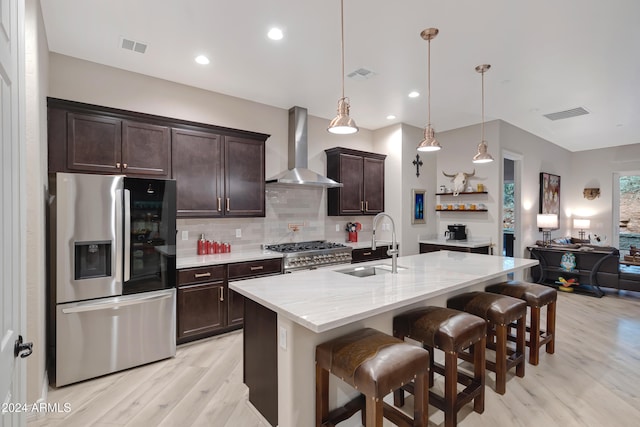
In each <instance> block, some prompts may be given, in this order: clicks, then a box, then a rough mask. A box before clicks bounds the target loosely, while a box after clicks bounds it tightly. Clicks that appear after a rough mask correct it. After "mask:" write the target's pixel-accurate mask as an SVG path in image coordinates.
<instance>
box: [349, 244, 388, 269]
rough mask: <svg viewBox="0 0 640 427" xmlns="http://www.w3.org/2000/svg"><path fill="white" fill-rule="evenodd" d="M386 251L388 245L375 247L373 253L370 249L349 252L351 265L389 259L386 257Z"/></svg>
mask: <svg viewBox="0 0 640 427" xmlns="http://www.w3.org/2000/svg"><path fill="white" fill-rule="evenodd" d="M388 250H389V245H384V246H376V250H375V251H374V250H373V249H371V248H360V249H354V250H353V251H351V263H352V264H356V263H359V262H367V261H377V260H381V259H387V258H391V257H390V256H389V255H387V251H388Z"/></svg>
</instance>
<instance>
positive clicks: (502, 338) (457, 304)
mask: <svg viewBox="0 0 640 427" xmlns="http://www.w3.org/2000/svg"><path fill="white" fill-rule="evenodd" d="M447 307H449V308H454V309H456V310H462V311H466V312H467V313H471V314H475V315H476V316H479V317H482V318H483V319H484V320H486V321H487V326H488V327H487V348H490V349H492V350H495V352H496V361H495V362H493V361H490V360H488V359H487V360H486V367H487V369H488V370H490V371H492V372H495V374H496V387H495V391H496V393H498V394H504V393H505V392H506V390H507V387H506V384H507V371H508V370H509V369H511V368H513V367H514V366H515V368H516V375H517V376H519V377H524V367H525V360H524V352H525V333H526V329H525V328H526V325H525V316H526V314H527V304H526V303H525V302H524V301H521V300H519V299H517V298H512V297H509V296H506V295H497V294H492V293H489V292H467V293H465V294H461V295H457V296H455V297H453V298H450V299H449V300H448V301H447ZM511 323H516V349H515V351H514V350H513V349H511V348H508V347H507V341H508V339H507V329H508V327H509V325H510V324H511ZM460 358H461V359H465V360H467V361H471V360H472V356H471V355H470V354H467V353H464V352H463V353H461V354H460Z"/></svg>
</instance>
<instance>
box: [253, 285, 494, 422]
mask: <svg viewBox="0 0 640 427" xmlns="http://www.w3.org/2000/svg"><path fill="white" fill-rule="evenodd" d="M498 281H504V278H503V279H502V280H501V279H500V278H498V279H496V280H495V281H494V282H498ZM488 284H490V283H486V282H483V283H479V284H477V285H473V286H471V287H468V288H465V289H460V290H456V291H452V293H450V294H446V295H439V296H437V297H434V298H431V299H429V300H425V301H421V302H420V303H416V304H413V305H410V306H407V307H404V308H402V309H397V310H393V311H390V312H386V313H382V314H379V315H376V316H372V317H370V318H367V319H364V320H360V321H356V322H353V323H350V324H348V325H345V326H341V327H338V328H335V329H331V330H329V331H326V332H321V333H316V332H313V331H311V330H310V329H307V328H306V327H304V326H301V325H300V324H298V323H296V322H294V321H292V320H290V319H288V318H287V317H285V316H282V315H277V326H276V327H274V325H270V326H268V327H266V329H263V330H262V332H261V333H262V334H265V336H270V337H272V338H273V342H272V343H271V345H268V344H266V342H265V345H264V346H262V347H260V349H259V350H255V349H254V348H257V347H253V348H252V347H250V348H247V346H245V348H244V357H245V359H251V358H252V357H253V358H254V359H255V358H257V359H260V360H265V359H268V360H271V358H272V357H273V355H274V354H277V365H278V366H277V378H276V379H275V380H274V382H272V383H269V382H268V381H264V379H262V380H257V379H254V378H251V377H252V376H255V375H265V370H254V371H248V370H247V369H245V372H244V381H245V383H246V384H247V386H248V387H249V389H250V396H251V393H252V391H251V384H252V382H255V381H260V382H261V383H262V384H263V385H265V384H267V383H269V384H268V387H265V388H263V389H262V393H263V394H265V395H271V396H276V395H277V404H276V406H277V409H278V415H277V424H276V423H274V422H273V421H271V420H269V417H267V415H266V414H265V412H263V411H262V410H261V409H260V408H259V407H258V406H256V403H254V401H253V400H251V398H250V403H251V404H253V405H254V407H255V408H256V409H257V410H258V411H259V412H261V413H262V415H263V416H264V417H265V418H267V419H268V420H269V422H270V423H271V425H273V426H276V425H278V426H280V427H305V426H314V425H315V418H314V414H315V348H316V346H317V345H318V344H320V343H323V342H325V341H329V340H331V339H334V338H337V337H339V336H341V335H345V334H348V333H349V332H353V331H355V330H357V329H361V328H364V327H370V328H375V329H377V330H379V331H380V332H384V333H386V334H389V335H392V334H393V331H392V329H393V318H394V317H395V316H397V315H399V314H401V313H403V312H405V311H408V310H411V309H414V308H419V307H423V306H428V305H436V306H441V307H446V304H447V299H448V298H450V297H451V296H454V295H457V294H460V293H464V292H468V291H473V290H483V289H484V287H485V286H487V285H488ZM247 301H249V300H248V299H247ZM245 310H246V312H245V334H247V328H252V327H254V325H251V324H253V323H254V322H261V323H265V324H266V323H267V322H265V318H268V317H271V315H270V314H268V313H269V312H271V310H268V309H266V308H264V307H263V306H261V305H260V304H257V303H255V302H253V303H251V304H249V305H246V306H245ZM250 310H255V313H249V311H250ZM271 313H273V312H271ZM265 316H266V317H265ZM260 327H261V328H262V327H265V325H261V326H260ZM247 339H248V337H245V342H246V340H247ZM274 343H277V344H276V345H273V344H274ZM416 344H417V343H416ZM249 352H251V353H253V354H249ZM437 356H438V357H439V356H440V355H437ZM438 357H437V358H436V360H438V361H439V362H444V360H440V359H439V358H438ZM245 363H246V362H245ZM245 367H247V365H245ZM358 394H359V392H358V391H357V390H355V389H354V388H352V387H351V386H349V385H348V384H346V383H345V382H343V381H341V380H340V379H339V378H336V377H334V376H331V377H330V379H329V408H330V409H333V408H336V407H339V406H342V405H344V403H346V402H348V401H350V400H352V399H353V398H355V397H356V396H357V395H358ZM405 409H406V408H405ZM271 419H273V417H271ZM361 425H362V424H361V419H360V416H359V414H356V415H354V416H353V417H351V418H349V419H348V420H345V421H343V422H342V423H341V424H340V427H359V426H361Z"/></svg>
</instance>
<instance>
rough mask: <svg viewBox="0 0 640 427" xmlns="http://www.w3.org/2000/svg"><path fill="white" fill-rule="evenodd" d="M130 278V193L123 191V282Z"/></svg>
mask: <svg viewBox="0 0 640 427" xmlns="http://www.w3.org/2000/svg"><path fill="white" fill-rule="evenodd" d="M130 277H131V191H130V190H127V189H125V190H124V282H128V281H129V279H130Z"/></svg>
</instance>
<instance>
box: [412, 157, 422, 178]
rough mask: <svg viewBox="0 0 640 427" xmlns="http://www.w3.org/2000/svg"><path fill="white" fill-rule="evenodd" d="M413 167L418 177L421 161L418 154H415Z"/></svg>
mask: <svg viewBox="0 0 640 427" xmlns="http://www.w3.org/2000/svg"><path fill="white" fill-rule="evenodd" d="M413 165H414V166H415V167H416V176H417V177H419V176H420V166H422V160H420V154H416V159H415V160H414V161H413Z"/></svg>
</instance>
